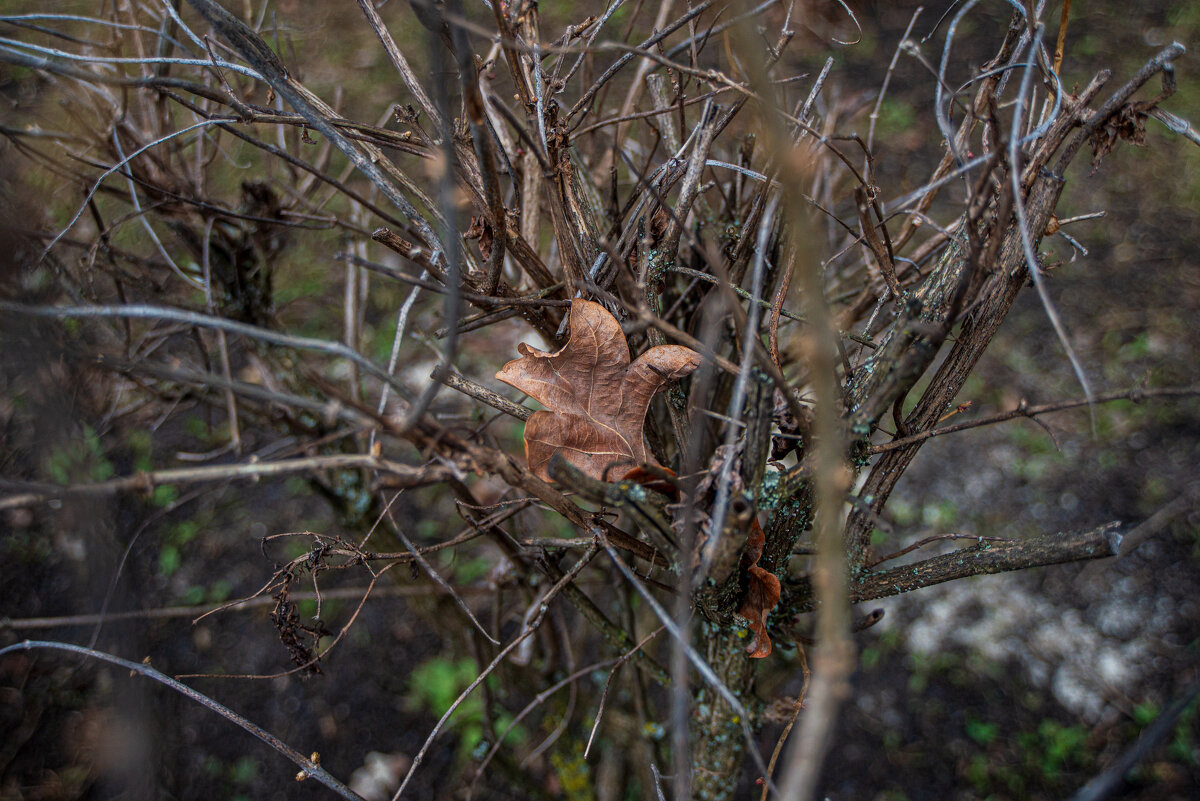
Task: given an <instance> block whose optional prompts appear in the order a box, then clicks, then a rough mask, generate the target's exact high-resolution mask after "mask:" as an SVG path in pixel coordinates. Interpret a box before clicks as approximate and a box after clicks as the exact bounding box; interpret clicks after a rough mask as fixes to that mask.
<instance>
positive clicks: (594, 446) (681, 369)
mask: <svg viewBox="0 0 1200 801" xmlns="http://www.w3.org/2000/svg"><path fill="white" fill-rule="evenodd" d="M517 350H518V351H520V353H521V358H519V359H514V360H513V361H511V362H509V363H508V364H506V365H504V367H503V368H502V369H501V370H500V372H498V373H496V378H498V379H500V380H501V381H503V382H504V383H506V384H510V385H512V386H514V387H516V388H517V389H519V390H521V391H522V392H524V393H525V394H526V395H529V396H530V397H531V398H533V399H534V400H536V401H537V402H538V403H541V404H542V405H543V406H545V407H546V409H545V410H544V411H538V412H534V413H533V416H532V417H530V418H529V421H528V422H526V423H525V457H526V458H527V459H528V461H529V469H530V470H532V471H533V472H534V473H535V474H536V475H537V476H539V477H540V478H543V479H546V480H549V479H550V476H549V474H548V473H547V472H546V468H547V465H549V463H550V457H551V456H553V455H554V454H555V453H561V454H562V455H563V458H565V459H566V460H567V461H568V462H570V463H571V464H572V465H574V466H575V467H577V468H579V469H580V470H582V471H583V472H584V473H586V474H587V475H589V476H591V477H593V478H598V479H600V480H602V481H611V480H614V479H615V478H620V477H621V476H623V475H624V474H625V473H626V472H628V471H629V470H630V469H631V468H633V467H636V466H638V465H641V464H656V463H655V462H654V459H653V457H651V455H650V454H649V452H648V451H647V449H646V443H645V438H644V437H643V435H642V427H643V425H644V424H645V421H646V410H647V409H648V408H649V406H650V399H651V398H653V397H654V395H655V393H657V392H658V391H659V390H660V389H662V388H663V387H664V386H665V385H666V384H667V383H668V382H670V381H674V380H676V379H679V378H683V377H684V376H686V375H688V374H689V373H691V372H692V371H694V370H695V369H696V368H697V367H699V366H700V356H699V354H697V353H696V352H695V351H693V350H691V349H690V348H685V347H682V346H680V345H659V346H657V347H654V348H651V349H650V350H648V351H646V352H645V353H643V354H642V355H641V356H639V357H638V358H637V359H636V360H635V361H633V362H632V363H631V362H630V358H629V344H628V343H627V342H626V341H625V333H624V332H623V331H622V330H621V325H620V323H618V322H617V319H616V318H615V317H613V316H612V314H610V313H609V312H608V310H607V309H605V308H604V307H603V306H601V305H600V304H599V303H593V302H591V301H588V300H578V299H577V300H575V301H573V302H572V303H571V328H570V336H569V337H568V339H567V344H566V345H565V346H564V347H563V349H562V350H560V351H558V352H557V353H545V352H543V351H540V350H537V349H536V348H531V347H530V346H528V345H526V344H524V343H521V344H520V345H518V346H517Z"/></svg>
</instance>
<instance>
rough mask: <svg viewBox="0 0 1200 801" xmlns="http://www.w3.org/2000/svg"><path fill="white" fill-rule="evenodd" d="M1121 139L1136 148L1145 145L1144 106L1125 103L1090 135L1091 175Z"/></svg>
mask: <svg viewBox="0 0 1200 801" xmlns="http://www.w3.org/2000/svg"><path fill="white" fill-rule="evenodd" d="M1121 139H1124V140H1125V141H1126V142H1130V143H1132V144H1134V145H1137V146H1138V147H1144V146H1145V145H1146V112H1145V110H1144V106H1139V104H1137V103H1126V104H1125V105H1124V106H1122V107H1121V108H1120V109H1119V110H1118V111H1117V113H1116V114H1114V115H1113V116H1112V117H1111V118H1110V119H1109V120H1108V121H1107V122H1105V123H1104V124H1103V125H1101V126H1100V127H1099V129H1097V130H1096V132H1095V133H1094V134H1092V139H1091V143H1092V174H1095V172H1096V170H1098V169H1099V168H1100V162H1101V161H1102V160H1103V159H1104V157H1105V156H1107V155H1108V154H1109V153H1111V152H1112V151H1113V149H1114V148H1115V147H1116V146H1117V142H1118V141H1119V140H1121Z"/></svg>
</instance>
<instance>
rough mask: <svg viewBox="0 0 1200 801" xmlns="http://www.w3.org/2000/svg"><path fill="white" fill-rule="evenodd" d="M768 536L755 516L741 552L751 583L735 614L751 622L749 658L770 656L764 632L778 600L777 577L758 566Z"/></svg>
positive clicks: (769, 644)
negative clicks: (752, 635) (751, 634)
mask: <svg viewBox="0 0 1200 801" xmlns="http://www.w3.org/2000/svg"><path fill="white" fill-rule="evenodd" d="M766 542H767V538H766V535H765V534H763V530H762V526H760V525H759V524H758V519H757V518H751V519H750V533H749V535H748V536H747V537H746V549H745V550H744V551H742V562H743V564H748V565H749V567H747V568H746V572H747V574H749V578H750V586H749V587H748V588H747V589H746V597H745V598H744V599H743V600H742V606H741V608H740V609H738V614H739V615H741V616H742V617H744V618H746V619H747V620H749V621H750V631H752V632H753V633H754V639H753V640H751V641H750V644H749V645H747V646H746V653H748V654H749V655H750V658H751V659H762V658H763V657H764V656H770V655H771V637H770V635H768V634H767V616H768V615H769V614H771V610H773V609H774V608H775V606H776V604H778V603H779V594H780V589H781V587H780V585H779V578H778V577H776V576H775V574H774V573H769V572H767V571H766V570H765V569H764V568H761V567H759V566H758V560H759V557H761V556H762V552H763V546H764V545H765V544H766Z"/></svg>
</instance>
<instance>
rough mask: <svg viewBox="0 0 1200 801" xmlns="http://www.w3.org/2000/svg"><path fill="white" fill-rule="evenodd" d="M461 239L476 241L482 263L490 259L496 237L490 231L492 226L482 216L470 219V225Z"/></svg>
mask: <svg viewBox="0 0 1200 801" xmlns="http://www.w3.org/2000/svg"><path fill="white" fill-rule="evenodd" d="M463 239H478V240H479V255H480V256H482V257H483V260H484V261H488V260H489V259H491V258H492V248H493V247H494V243H495V239H496V236H495V232H494V231H492V224H491V223H490V222H488V221H487V219H486V218H485V217H484V216H483V215H482V214H480V215H476V216H474V217H472V218H471V224H470V226H468V228H467V230H466V231H465V232H464V233H463Z"/></svg>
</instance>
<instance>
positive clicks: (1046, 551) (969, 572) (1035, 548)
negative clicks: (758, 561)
mask: <svg viewBox="0 0 1200 801" xmlns="http://www.w3.org/2000/svg"><path fill="white" fill-rule="evenodd" d="M1120 528H1121V524H1120V523H1117V522H1112V523H1105V524H1104V525H1102V526H1099V527H1097V528H1094V529H1092V530H1090V531H1082V532H1073V533H1058V534H1048V535H1043V536H1040V537H1030V538H1028V539H1021V540H1011V541H1009V542H1005V543H996V542H994V541H982V542H981V544H979V545H976V546H974V547H971V548H960V549H959V550H956V551H951V552H950V553H947V554H942V555H940V556H934V557H931V558H929V559H925V560H923V561H920V562H914V563H912V564H908V565H902V566H900V567H893V568H889V569H888V570H883V571H880V572H870V571H863V572H862V573H861V577H860V578H859V579H858V581H856V582H854V583H853V584H852V585H851V588H850V600H851V603H861V602H862V601H873V600H876V599H878V598H889V597H891V596H893V595H900V594H902V593H906V592H912V591H913V590H919V589H922V588H924V587H932V586H933V585H935V584H943V583H945V582H947V581H955V580H957V579H962V578H968V577H970V576H981V575H988V574H993V573H1007V572H1010V571H1013V570H1025V569H1026V568H1031V567H1043V566H1045V565H1056V564H1062V563H1064V562H1078V561H1083V560H1086V559H1103V558H1105V557H1108V556H1116V555H1117V553H1118V552H1119V549H1120V547H1121V534H1120V530H1119V529H1120ZM980 539H981V540H982V539H983V538H980ZM785 586H787V588H788V589H789V590H790V591H791V594H792V597H793V598H795V599H797V600H796V601H795V602H794V603H793V606H792V607H791V609H792V610H793V611H794V612H796V613H802V612H810V611H812V610H813V609H814V608H816V602H815V601H814V600H813V594H812V586H811V584H810V582H809V581H808V580H807V579H801V580H800V581H797V582H793V583H791V584H790V585H785Z"/></svg>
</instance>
